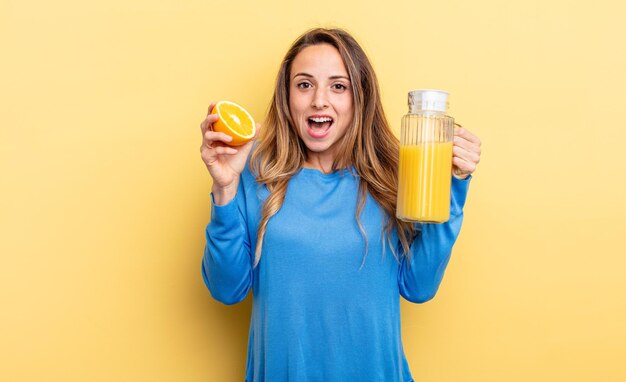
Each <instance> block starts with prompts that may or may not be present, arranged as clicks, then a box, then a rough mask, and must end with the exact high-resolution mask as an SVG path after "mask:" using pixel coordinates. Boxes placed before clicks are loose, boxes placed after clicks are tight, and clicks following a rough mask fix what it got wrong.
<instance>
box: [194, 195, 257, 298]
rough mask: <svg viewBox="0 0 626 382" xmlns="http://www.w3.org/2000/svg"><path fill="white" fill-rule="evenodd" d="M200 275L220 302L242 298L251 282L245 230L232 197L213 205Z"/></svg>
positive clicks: (248, 247) (248, 246)
mask: <svg viewBox="0 0 626 382" xmlns="http://www.w3.org/2000/svg"><path fill="white" fill-rule="evenodd" d="M202 275H203V278H204V282H205V284H206V286H207V288H208V289H209V291H210V292H211V295H212V296H213V297H214V298H215V299H216V300H218V301H220V302H222V303H224V304H234V303H237V302H239V301H241V300H243V299H244V298H245V297H246V295H247V294H248V291H249V289H250V286H251V285H252V266H251V261H250V244H249V242H248V233H247V230H246V227H245V220H244V219H243V218H242V217H241V214H240V212H239V209H238V206H237V201H236V200H235V199H231V200H230V201H229V202H228V203H227V204H225V205H223V206H219V205H215V204H214V205H213V211H212V214H211V222H210V223H209V224H208V225H207V228H206V246H205V250H204V256H203V259H202Z"/></svg>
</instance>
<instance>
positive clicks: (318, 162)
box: [302, 151, 335, 174]
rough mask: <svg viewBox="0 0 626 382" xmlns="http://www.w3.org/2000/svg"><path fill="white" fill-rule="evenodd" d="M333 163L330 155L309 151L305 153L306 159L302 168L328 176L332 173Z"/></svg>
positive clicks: (333, 158)
mask: <svg viewBox="0 0 626 382" xmlns="http://www.w3.org/2000/svg"><path fill="white" fill-rule="evenodd" d="M334 161H335V156H334V155H332V154H331V153H326V152H325V153H316V152H313V151H309V152H308V153H307V158H306V160H305V161H304V164H303V165H302V166H303V167H305V168H312V169H315V170H319V171H321V172H323V173H325V174H330V173H331V172H333V162H334Z"/></svg>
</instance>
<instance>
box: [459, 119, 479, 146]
mask: <svg viewBox="0 0 626 382" xmlns="http://www.w3.org/2000/svg"><path fill="white" fill-rule="evenodd" d="M454 135H455V136H459V137H461V138H464V139H466V140H468V141H470V142H472V143H475V144H478V145H479V146H480V144H481V142H480V139H479V138H478V137H477V136H476V135H474V134H472V133H471V132H470V131H469V130H467V129H466V128H464V127H462V126H461V125H458V124H457V126H455V127H454Z"/></svg>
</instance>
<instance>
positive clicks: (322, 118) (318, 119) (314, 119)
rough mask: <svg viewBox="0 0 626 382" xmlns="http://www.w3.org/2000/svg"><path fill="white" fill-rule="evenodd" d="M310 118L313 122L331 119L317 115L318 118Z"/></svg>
mask: <svg viewBox="0 0 626 382" xmlns="http://www.w3.org/2000/svg"><path fill="white" fill-rule="evenodd" d="M311 120H312V121H313V122H318V123H320V122H331V121H332V120H333V119H332V118H328V117H319V118H318V117H313V118H311Z"/></svg>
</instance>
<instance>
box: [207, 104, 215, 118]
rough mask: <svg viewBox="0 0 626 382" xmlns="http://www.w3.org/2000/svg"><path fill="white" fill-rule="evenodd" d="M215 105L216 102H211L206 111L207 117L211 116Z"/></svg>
mask: <svg viewBox="0 0 626 382" xmlns="http://www.w3.org/2000/svg"><path fill="white" fill-rule="evenodd" d="M216 104H217V102H215V101H213V102H211V104H210V105H209V109H208V110H207V113H206V115H207V116H208V115H210V114H211V111H213V108H214V107H215V105H216Z"/></svg>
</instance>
